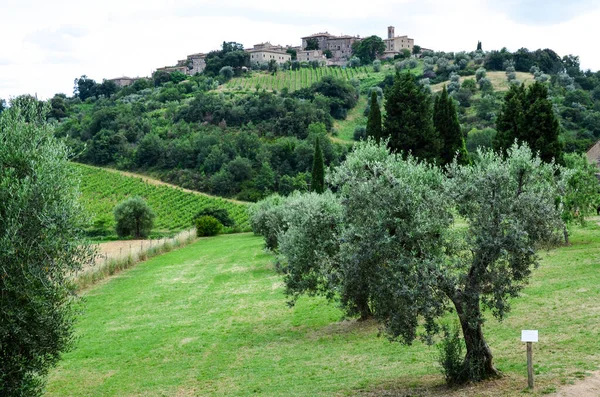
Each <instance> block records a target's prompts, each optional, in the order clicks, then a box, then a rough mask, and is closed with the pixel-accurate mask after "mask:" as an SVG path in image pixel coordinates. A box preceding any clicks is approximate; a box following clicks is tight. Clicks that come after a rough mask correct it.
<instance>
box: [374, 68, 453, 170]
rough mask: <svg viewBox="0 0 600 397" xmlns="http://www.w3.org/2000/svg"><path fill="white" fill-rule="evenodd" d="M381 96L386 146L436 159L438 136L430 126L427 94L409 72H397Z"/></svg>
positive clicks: (437, 156) (437, 154)
mask: <svg viewBox="0 0 600 397" xmlns="http://www.w3.org/2000/svg"><path fill="white" fill-rule="evenodd" d="M385 98H386V102H385V110H386V115H385V118H384V121H383V136H384V137H389V147H390V149H392V151H395V152H404V153H405V154H408V153H412V155H413V156H415V157H417V158H419V159H421V160H427V161H432V162H435V161H437V160H438V159H439V156H440V152H441V147H442V140H441V139H440V136H439V134H438V133H437V131H436V129H435V128H434V126H433V120H432V108H431V94H429V92H427V91H426V90H424V89H423V88H422V87H421V86H419V84H418V83H417V81H416V77H415V76H414V75H412V74H411V73H398V74H396V78H395V79H394V85H392V86H391V87H390V88H388V89H387V90H386V91H385Z"/></svg>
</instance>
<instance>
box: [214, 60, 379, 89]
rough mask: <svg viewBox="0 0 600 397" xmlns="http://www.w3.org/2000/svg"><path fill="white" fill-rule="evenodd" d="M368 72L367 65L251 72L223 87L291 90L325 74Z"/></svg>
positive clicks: (350, 76) (356, 75) (341, 75)
mask: <svg viewBox="0 0 600 397" xmlns="http://www.w3.org/2000/svg"><path fill="white" fill-rule="evenodd" d="M370 72H372V68H371V67H367V66H361V67H358V68H333V67H322V68H316V69H312V68H302V69H300V70H286V71H279V72H277V73H275V74H274V75H273V74H270V73H268V72H252V74H251V76H249V77H242V78H237V79H233V80H230V81H229V82H228V83H227V84H226V85H225V89H227V90H245V91H253V90H255V89H258V90H267V91H281V90H282V89H283V88H287V89H288V90H289V91H290V92H293V91H296V90H299V89H301V88H307V87H310V86H311V85H312V84H314V83H316V82H318V81H320V80H321V79H322V78H323V77H325V76H333V77H337V78H340V79H344V80H351V79H354V78H356V79H361V78H365V77H368V76H369V73H370Z"/></svg>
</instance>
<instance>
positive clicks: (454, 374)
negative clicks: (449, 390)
mask: <svg viewBox="0 0 600 397" xmlns="http://www.w3.org/2000/svg"><path fill="white" fill-rule="evenodd" d="M458 329H459V327H458V324H454V326H453V327H452V328H450V327H449V326H448V325H444V326H443V327H442V330H443V334H444V336H443V339H442V341H441V342H440V343H439V344H438V346H437V348H438V362H439V363H440V365H441V367H442V368H441V369H442V373H443V374H444V377H445V379H446V383H447V384H448V385H453V384H457V383H459V381H460V378H461V376H462V370H463V354H462V352H463V345H462V341H461V340H460V338H459V330H458Z"/></svg>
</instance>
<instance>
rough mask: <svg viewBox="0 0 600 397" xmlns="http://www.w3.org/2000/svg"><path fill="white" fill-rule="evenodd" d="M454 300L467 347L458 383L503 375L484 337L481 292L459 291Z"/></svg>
mask: <svg viewBox="0 0 600 397" xmlns="http://www.w3.org/2000/svg"><path fill="white" fill-rule="evenodd" d="M453 302H454V306H455V308H456V312H457V314H458V318H459V320H460V325H461V328H462V331H463V336H464V338H465V346H466V348H467V354H466V355H465V359H464V361H463V369H462V372H461V374H460V377H459V379H456V383H466V382H471V381H474V382H477V381H481V380H484V379H489V378H497V377H499V376H501V373H500V371H498V370H497V369H496V368H495V367H494V361H493V356H492V351H491V350H490V347H489V346H488V344H487V342H486V341H485V338H484V337H483V331H482V329H481V324H482V318H481V309H480V306H479V294H477V293H475V292H472V291H470V292H468V293H467V292H465V293H459V294H457V295H456V296H455V297H454V299H453Z"/></svg>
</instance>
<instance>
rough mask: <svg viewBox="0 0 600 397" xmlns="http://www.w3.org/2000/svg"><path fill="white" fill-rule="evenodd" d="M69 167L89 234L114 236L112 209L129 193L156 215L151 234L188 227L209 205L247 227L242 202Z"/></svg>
mask: <svg viewBox="0 0 600 397" xmlns="http://www.w3.org/2000/svg"><path fill="white" fill-rule="evenodd" d="M73 166H74V167H76V168H77V170H78V172H80V174H81V193H82V197H81V198H82V202H83V205H84V207H85V208H86V210H87V211H88V213H89V214H90V216H91V217H92V223H93V225H92V227H91V228H90V233H91V234H92V235H94V234H95V235H99V236H103V235H104V236H111V235H114V217H113V209H114V207H115V206H116V205H117V204H118V203H120V202H122V201H123V200H125V199H126V198H128V197H131V196H141V197H142V198H144V199H145V200H146V201H147V202H148V205H149V206H150V207H151V208H152V210H153V211H154V213H155V214H156V219H155V221H154V231H153V233H157V234H174V233H176V232H178V231H181V230H184V229H189V228H190V227H191V225H192V218H193V216H194V215H196V214H197V213H198V212H199V211H200V210H201V209H202V208H205V207H209V206H216V207H219V208H225V209H227V211H228V212H229V214H230V215H231V217H232V218H234V220H235V221H236V223H237V225H238V226H239V228H240V229H241V230H243V231H248V230H249V225H248V215H247V213H246V205H245V204H242V203H241V202H234V201H229V200H225V199H222V198H218V197H213V196H208V195H206V194H202V193H196V192H192V191H189V190H184V189H181V188H177V187H173V186H170V185H167V184H164V183H163V184H158V183H156V181H153V180H151V179H150V178H147V177H142V176H139V177H134V176H133V174H129V175H123V174H122V173H119V172H116V171H114V170H113V171H107V170H105V169H102V168H98V167H91V166H87V165H81V164H75V163H74V164H73ZM227 231H231V230H227Z"/></svg>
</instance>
